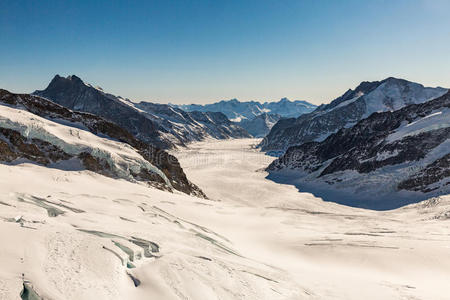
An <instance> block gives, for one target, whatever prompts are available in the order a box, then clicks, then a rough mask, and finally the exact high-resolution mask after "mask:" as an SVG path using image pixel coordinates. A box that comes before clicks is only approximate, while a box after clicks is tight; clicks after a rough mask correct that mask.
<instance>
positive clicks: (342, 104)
mask: <svg viewBox="0 0 450 300" xmlns="http://www.w3.org/2000/svg"><path fill="white" fill-rule="evenodd" d="M442 94H444V95H442ZM433 97H437V98H436V99H433V100H430V101H427V100H429V99H430V98H433ZM416 103H417V104H416ZM402 107H403V108H402ZM399 108H400V109H399ZM391 110H392V111H391ZM373 111H381V112H380V113H373V114H371V113H372V112H373ZM383 111H384V112H383ZM368 115H370V116H368ZM366 116H368V117H366ZM364 117H366V118H364ZM361 118H364V119H362V120H360V121H358V119H361ZM281 122H283V123H284V124H286V123H287V124H289V123H291V127H289V126H285V129H284V130H280V128H278V129H277V128H276V127H277V126H278V127H281V126H279V125H278V124H277V125H276V126H275V127H274V128H273V129H272V131H275V132H279V133H280V135H278V136H277V139H276V141H277V142H276V143H275V142H274V143H272V144H271V143H269V144H268V145H269V146H271V145H276V146H282V147H286V146H288V145H289V144H291V143H299V144H300V145H298V146H291V147H289V148H288V149H287V151H286V153H285V154H284V155H282V156H281V157H280V158H279V159H277V160H275V161H274V162H273V163H272V164H271V165H270V166H269V167H268V168H267V170H268V171H269V172H270V175H269V178H271V179H273V180H275V181H277V182H282V183H291V184H294V185H296V186H297V187H298V188H299V189H300V190H301V191H305V192H312V193H314V194H316V195H318V196H320V197H322V198H323V199H325V200H331V201H336V202H339V203H343V204H347V205H351V206H360V207H366V208H375V209H391V208H395V207H399V206H402V205H405V204H408V203H411V202H417V201H420V200H424V199H427V198H430V197H433V196H438V195H442V194H447V193H450V92H446V90H445V89H442V88H435V89H432V88H424V87H423V86H421V85H419V84H416V83H411V82H407V81H405V80H398V79H393V78H389V79H386V80H383V81H381V82H373V83H362V84H361V85H360V86H359V87H358V88H357V89H356V90H355V91H349V92H347V93H346V94H345V95H344V96H342V97H340V98H338V99H336V100H335V101H333V102H332V103H331V104H329V105H324V106H321V107H319V108H318V109H317V110H316V111H315V112H313V113H312V114H310V115H305V116H304V117H300V118H298V119H289V120H282V121H281ZM353 122H356V124H354V125H353V124H352V123H353ZM352 125H353V126H352ZM333 126H334V127H333ZM334 131H336V132H335V133H333V132H334ZM270 135H272V137H273V136H274V133H273V132H271V134H269V136H270ZM289 135H291V136H293V138H292V139H290V138H289ZM325 136H327V137H325ZM319 137H320V138H319ZM314 139H316V141H312V140H314ZM274 140H275V139H274ZM274 140H272V141H274ZM308 140H309V141H308ZM302 141H306V142H305V143H301V142H302ZM279 142H280V143H279ZM265 148H266V149H267V148H268V147H267V145H266V147H265Z"/></svg>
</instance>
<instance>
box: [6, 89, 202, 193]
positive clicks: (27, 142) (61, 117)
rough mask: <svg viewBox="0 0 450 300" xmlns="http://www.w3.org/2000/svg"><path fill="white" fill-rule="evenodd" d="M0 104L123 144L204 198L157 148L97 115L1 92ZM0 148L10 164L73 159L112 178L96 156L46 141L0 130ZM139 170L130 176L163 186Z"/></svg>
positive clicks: (174, 185)
mask: <svg viewBox="0 0 450 300" xmlns="http://www.w3.org/2000/svg"><path fill="white" fill-rule="evenodd" d="M0 104H2V105H7V106H9V107H13V108H18V109H22V110H26V111H28V112H30V113H32V114H34V115H37V116H40V117H42V118H45V119H47V120H50V121H52V122H55V123H57V124H62V125H68V126H71V127H73V128H74V131H76V130H85V131H88V132H91V133H93V134H95V135H97V136H99V137H100V138H108V139H111V140H113V141H118V142H121V143H124V144H127V145H129V146H130V147H132V148H133V149H135V151H136V152H137V153H139V155H141V156H142V158H143V159H145V160H146V161H148V162H149V163H150V164H151V165H153V166H155V167H156V168H158V169H159V170H160V171H161V172H162V173H161V174H164V177H166V178H167V179H168V181H169V182H170V185H171V187H172V188H174V189H176V190H179V191H182V192H184V193H187V194H192V195H197V196H201V197H205V195H204V194H203V192H202V191H201V190H200V189H199V188H198V187H197V186H196V185H194V184H193V183H191V182H190V181H189V180H188V179H187V178H186V175H185V173H184V172H183V169H182V168H181V166H180V164H179V162H178V160H177V159H176V158H175V157H174V156H172V155H170V154H169V153H167V152H166V151H164V150H162V149H160V148H158V147H155V146H153V145H151V144H149V143H146V142H144V141H141V140H139V139H137V138H136V137H135V136H134V135H132V134H131V133H129V132H128V131H127V130H125V129H123V128H121V127H120V126H118V125H116V124H114V123H112V122H109V121H107V120H105V119H103V118H101V117H99V116H96V115H93V114H89V113H83V112H76V111H71V110H69V109H67V108H65V107H63V106H61V105H58V104H56V103H53V102H51V101H49V100H46V99H44V98H41V97H38V96H33V95H28V94H13V93H10V92H8V91H6V90H1V89H0ZM0 149H2V151H1V154H0V160H2V161H5V162H12V161H14V160H17V159H19V158H23V159H27V160H31V161H35V162H37V163H39V164H43V165H49V164H51V163H57V162H61V161H65V160H68V159H71V158H77V159H79V160H80V161H81V162H82V164H83V166H84V168H86V169H88V170H91V171H94V172H97V173H101V174H103V175H107V176H115V174H114V173H113V172H112V170H109V166H110V165H109V164H108V163H107V162H105V161H104V160H102V159H101V158H99V157H95V156H93V155H92V154H90V153H87V152H80V153H77V154H76V155H74V154H71V153H67V152H65V151H64V149H62V148H61V147H58V146H56V145H54V144H52V143H49V142H48V141H44V140H40V139H37V138H32V139H30V138H28V137H25V136H23V135H22V134H21V133H20V132H18V131H17V130H12V129H10V128H5V127H2V128H0ZM141 171H142V172H137V173H133V172H131V175H132V177H133V178H134V179H136V180H140V181H148V182H149V183H151V184H153V185H157V186H159V187H162V186H164V182H165V180H164V179H163V178H162V177H161V175H158V174H157V173H154V172H150V173H149V172H148V171H146V169H145V168H142V169H141Z"/></svg>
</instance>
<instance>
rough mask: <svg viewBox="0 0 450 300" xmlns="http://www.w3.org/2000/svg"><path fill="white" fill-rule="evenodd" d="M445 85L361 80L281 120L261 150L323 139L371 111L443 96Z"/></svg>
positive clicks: (271, 149) (388, 79)
mask: <svg viewBox="0 0 450 300" xmlns="http://www.w3.org/2000/svg"><path fill="white" fill-rule="evenodd" d="M446 92H447V90H446V89H444V88H439V87H438V88H429V87H424V86H423V85H421V84H418V83H414V82H410V81H406V80H403V79H397V78H392V77H390V78H387V79H385V80H382V81H374V82H362V83H361V84H360V85H359V86H358V87H357V88H356V89H355V90H348V91H347V92H346V93H345V94H344V95H342V96H341V97H339V98H337V99H335V100H333V101H332V102H331V103H330V104H327V105H321V106H319V107H318V108H317V109H316V110H315V111H313V112H312V113H309V114H304V115H301V116H300V117H298V118H292V119H285V120H280V121H279V122H278V123H277V124H275V125H274V126H273V127H272V130H271V131H270V133H269V134H268V135H267V137H266V138H265V139H264V140H263V142H262V143H261V144H260V147H261V149H262V150H263V151H273V152H274V151H277V152H280V151H281V152H283V151H284V150H286V149H287V148H288V147H290V146H294V145H301V144H303V143H306V142H310V141H323V140H324V139H325V138H326V137H327V136H329V135H330V134H332V133H335V132H337V131H338V130H339V129H341V128H348V127H351V126H353V125H354V124H356V123H357V122H358V121H359V120H361V119H363V118H366V117H368V116H370V115H371V114H372V113H374V112H384V111H394V110H398V109H400V108H402V107H404V106H406V105H410V104H417V103H423V102H425V101H428V100H431V99H434V98H437V97H439V96H442V95H443V94H445V93H446Z"/></svg>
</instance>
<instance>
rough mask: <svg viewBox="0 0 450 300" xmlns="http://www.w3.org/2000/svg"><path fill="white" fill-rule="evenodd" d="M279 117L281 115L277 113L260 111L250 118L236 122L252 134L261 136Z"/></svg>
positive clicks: (264, 134) (263, 135)
mask: <svg viewBox="0 0 450 300" xmlns="http://www.w3.org/2000/svg"><path fill="white" fill-rule="evenodd" d="M280 119H281V116H280V115H278V114H268V113H262V114H260V115H258V116H256V117H254V118H253V119H251V120H249V119H244V120H242V121H240V122H238V123H237V124H238V125H239V126H241V127H242V128H244V129H245V130H247V132H248V133H250V134H251V135H252V136H254V137H257V138H261V137H265V136H266V135H267V134H268V133H269V131H270V129H271V128H272V127H273V125H275V124H276V123H277V122H278V120H280Z"/></svg>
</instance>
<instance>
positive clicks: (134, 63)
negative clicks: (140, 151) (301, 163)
mask: <svg viewBox="0 0 450 300" xmlns="http://www.w3.org/2000/svg"><path fill="white" fill-rule="evenodd" d="M449 12H450V1H448V0H390V1H384V0H372V1H363V0H354V1H353V0H348V1H346V0H335V1H325V0H323V1H321V0H311V1H306V0H305V1H301V0H298V1H283V0H279V1H262V0H258V1H245V0H241V1H230V0H226V1H218V0H215V1H195V0H191V1H189V0H185V1H170V0H167V1H164V0H162V1H113V0H109V1H81V0H79V1H45V0H42V1H20V0H1V1H0V87H1V88H5V89H9V90H11V91H14V92H31V91H33V90H35V89H43V88H45V87H46V86H47V84H48V82H49V81H50V79H51V78H52V77H53V76H54V75H55V74H60V75H62V76H67V75H70V74H76V75H78V76H80V77H81V78H82V79H83V80H85V81H86V82H89V83H92V84H96V85H99V86H101V87H102V88H103V89H104V90H107V91H109V92H112V93H114V94H117V95H121V96H124V97H128V98H131V99H133V100H149V101H155V102H162V103H165V102H169V101H171V102H174V103H191V102H195V103H206V102H214V101H217V100H221V99H229V98H238V99H240V100H260V101H265V100H278V99H279V98H281V97H288V98H290V99H306V100H309V101H311V102H313V103H317V104H318V103H322V102H329V101H330V100H332V99H333V98H335V97H337V96H339V95H340V94H341V93H343V92H344V91H345V90H346V89H348V88H353V87H355V86H356V85H357V84H358V83H359V82H361V81H363V80H379V79H383V78H385V77H388V76H396V77H402V78H405V79H409V80H413V81H417V82H420V83H423V84H425V85H430V86H437V85H440V86H445V87H450V15H449Z"/></svg>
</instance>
